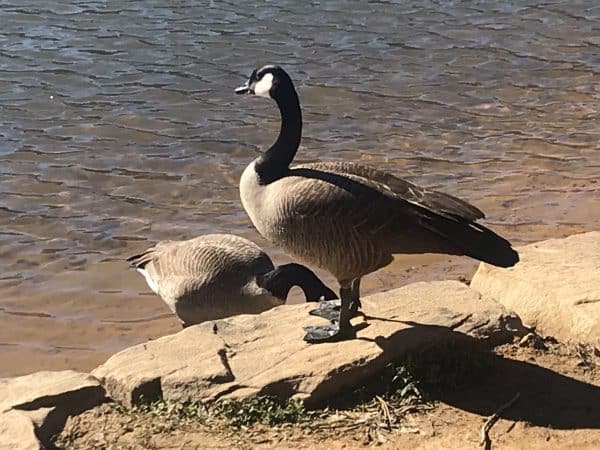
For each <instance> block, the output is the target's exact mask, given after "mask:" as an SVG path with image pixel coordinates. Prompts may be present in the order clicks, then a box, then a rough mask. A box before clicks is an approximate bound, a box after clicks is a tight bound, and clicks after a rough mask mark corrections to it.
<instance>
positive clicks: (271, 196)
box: [236, 66, 519, 341]
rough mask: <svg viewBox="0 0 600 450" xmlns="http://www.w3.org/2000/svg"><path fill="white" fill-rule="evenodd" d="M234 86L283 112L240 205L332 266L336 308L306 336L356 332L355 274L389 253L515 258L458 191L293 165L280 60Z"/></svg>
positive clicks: (303, 256) (508, 261)
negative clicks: (337, 289) (337, 295)
mask: <svg viewBox="0 0 600 450" xmlns="http://www.w3.org/2000/svg"><path fill="white" fill-rule="evenodd" d="M236 92H238V93H251V94H252V93H254V94H256V95H260V96H264V97H271V98H272V99H274V100H275V101H276V103H277V105H278V107H279V110H280V113H281V117H282V124H281V130H280V133H279V137H278V138H277V141H276V142H275V143H274V144H273V146H271V147H270V148H269V149H268V150H267V151H266V152H265V153H264V154H263V155H261V156H260V157H258V158H257V159H255V160H254V161H253V162H251V163H250V164H249V165H248V167H247V168H246V169H245V170H244V172H243V174H242V177H241V179H240V197H241V200H242V204H243V206H244V209H245V210H246V212H247V213H248V216H249V217H250V220H251V221H252V223H253V224H254V226H255V227H256V229H257V230H258V231H259V233H260V234H261V235H262V236H263V237H265V238H266V239H268V240H270V241H271V242H273V243H274V244H276V245H279V246H280V247H282V248H283V249H284V250H285V251H286V252H288V253H289V254H291V255H293V256H294V257H296V258H299V259H300V260H302V261H304V262H306V263H307V264H311V265H314V266H317V267H320V268H322V269H325V270H327V271H329V272H330V273H332V274H333V275H334V276H335V277H336V279H337V280H338V282H339V284H340V297H341V301H342V304H341V309H340V313H339V317H336V320H335V321H334V323H333V324H332V325H329V326H328V327H321V329H318V328H316V327H315V328H313V329H311V330H309V333H308V334H307V340H309V341H322V340H338V339H344V338H348V337H352V336H353V335H354V334H353V331H352V329H351V326H350V322H349V319H350V318H351V316H352V314H354V313H355V312H356V311H357V309H358V308H359V307H360V300H359V286H360V279H361V277H363V276H364V275H366V274H368V273H371V272H373V271H375V270H377V269H379V268H381V267H383V266H385V265H387V264H389V263H390V262H391V261H392V259H393V255H394V254H414V253H443V254H452V255H467V256H470V257H473V258H475V259H478V260H481V261H486V262H488V263H490V264H494V265H497V266H502V267H508V266H512V265H514V264H516V263H517V261H518V260H519V258H518V254H517V253H516V252H515V251H514V250H513V249H512V248H511V245H510V243H509V242H508V241H506V240H505V239H503V238H501V237H500V236H498V235H497V234H495V233H494V232H492V231H491V230H489V229H488V228H486V227H484V226H483V225H481V224H478V223H476V221H477V220H478V219H482V218H483V217H484V214H483V213H482V212H481V211H480V210H479V209H477V208H476V207H475V206H472V205H470V204H469V203H467V202H465V201H463V200H461V199H458V198H456V197H453V196H450V195H448V194H444V193H441V192H437V191H433V190H428V189H424V188H421V187H419V186H417V185H415V184H412V183H409V182H407V181H405V180H402V179H400V178H398V177H396V176H394V175H392V174H390V173H387V172H385V171H382V170H379V169H376V168H374V167H370V166H365V165H360V164H355V163H352V162H342V161H340V162H319V163H314V164H305V165H298V166H294V167H291V168H290V167H289V165H290V163H291V162H292V160H293V158H294V156H295V154H296V151H297V149H298V146H299V144H300V138H301V130H302V116H301V110H300V103H299V101H298V97H297V94H296V91H295V88H294V86H293V83H292V81H291V79H290V78H289V76H288V75H287V73H285V71H283V69H281V68H280V67H277V66H265V67H263V68H261V69H259V70H255V71H254V72H253V73H252V75H251V76H250V79H249V80H248V82H247V83H246V84H245V85H244V86H242V87H240V88H238V89H237V90H236ZM317 315H318V314H317Z"/></svg>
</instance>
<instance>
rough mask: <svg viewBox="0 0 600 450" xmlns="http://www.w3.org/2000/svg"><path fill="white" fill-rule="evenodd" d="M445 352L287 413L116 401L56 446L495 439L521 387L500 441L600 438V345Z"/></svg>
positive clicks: (422, 444)
mask: <svg viewBox="0 0 600 450" xmlns="http://www.w3.org/2000/svg"><path fill="white" fill-rule="evenodd" d="M439 350H440V349H438V351H435V352H434V351H428V352H426V353H424V354H421V355H419V357H418V358H417V357H415V359H413V360H412V361H411V360H410V359H409V360H407V361H404V362H403V366H402V367H403V368H406V371H402V372H400V373H398V371H397V368H398V367H395V369H394V370H396V372H394V373H391V376H390V373H388V374H385V373H384V374H382V376H381V377H380V378H378V379H377V380H373V381H374V382H373V384H372V385H371V386H364V387H360V388H358V389H355V390H354V391H352V392H351V393H349V394H347V395H345V396H343V397H340V398H338V399H337V400H336V402H335V403H332V404H330V405H329V406H328V407H327V408H324V409H321V410H318V411H305V410H304V409H302V406H301V405H298V404H296V405H295V406H293V405H292V406H293V407H292V408H291V409H290V407H289V405H288V409H287V410H286V412H285V413H284V414H283V415H280V414H281V411H280V410H277V411H275V409H276V408H275V407H274V406H273V405H271V404H265V403H262V404H261V405H258V403H257V404H256V405H246V406H241V405H238V407H233V408H230V409H229V412H228V413H226V414H225V413H224V411H223V410H221V411H220V412H215V410H208V409H206V408H205V407H203V406H202V405H187V406H184V405H176V404H171V405H167V404H162V405H161V406H156V405H155V406H154V407H145V408H138V409H135V410H126V409H124V408H122V407H120V406H118V405H116V404H114V403H110V404H104V405H102V406H100V407H97V408H95V409H93V410H90V411H88V412H86V413H84V414H82V415H80V416H77V417H73V418H71V419H69V421H68V423H67V426H66V428H65V430H64V431H63V433H62V434H61V435H60V436H59V437H58V439H57V440H56V444H57V447H58V448H64V449H97V448H98V449H99V448H123V449H182V448H185V449H206V448H242V449H246V448H260V449H268V448H277V449H285V448H290V449H291V448H311V449H312V448H317V449H320V448H322V449H325V448H327V449H342V448H357V447H365V446H378V447H379V448H383V449H395V448H431V449H437V448H455V449H463V448H483V446H482V445H481V430H482V427H483V426H484V423H485V422H486V420H487V418H488V417H489V416H491V415H492V414H494V413H495V412H496V411H498V409H499V408H500V407H501V406H502V405H503V404H506V403H507V402H508V401H509V400H511V399H512V398H514V397H515V395H516V394H517V393H520V397H519V399H518V400H517V401H516V402H515V404H514V405H511V406H510V407H508V408H507V409H506V410H505V411H503V412H501V413H500V414H499V417H500V418H499V420H498V422H497V423H495V424H494V426H493V428H492V429H491V430H490V433H489V435H490V438H491V441H492V444H491V446H488V448H497V449H524V448H527V449H537V448H540V449H542V448H543V449H547V448H553V449H554V448H558V449H592V448H594V449H595V448H600V408H598V405H599V404H600V352H599V350H598V349H595V348H591V347H586V346H582V345H567V344H560V343H557V342H556V341H553V340H551V339H546V340H541V339H539V338H536V337H531V336H529V337H528V338H527V339H523V341H522V342H521V343H519V342H514V343H512V344H506V345H503V346H499V347H496V348H494V349H492V350H489V349H485V348H483V347H481V346H480V347H478V348H473V347H472V346H471V345H470V344H468V345H467V346H466V347H461V348H444V349H441V350H442V351H439ZM398 377H400V378H402V377H404V378H402V379H399V378H398ZM390 383H391V384H390ZM394 383H396V384H394ZM382 391H385V392H382ZM390 392H391V393H392V394H390ZM294 408H296V409H294ZM236 413H237V414H238V416H239V417H238V418H237V419H236ZM248 417H250V420H247V421H244V420H243V419H246V418H248ZM290 422H292V423H290Z"/></svg>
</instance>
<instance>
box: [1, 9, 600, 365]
mask: <svg viewBox="0 0 600 450" xmlns="http://www.w3.org/2000/svg"><path fill="white" fill-rule="evenodd" d="M564 3H565V2H551V1H544V2H542V1H535V0H529V1H527V0H523V1H512V2H502V4H500V3H499V2H492V1H464V2H453V1H444V2H439V1H419V2H416V1H413V2H408V1H399V2H393V1H376V2H358V1H322V2H312V3H308V2H295V1H278V2H264V3H263V2H247V3H245V6H243V5H241V4H240V3H239V2H197V1H194V2H192V1H169V2H165V1H158V0H144V1H118V0H115V1H110V2H107V1H85V0H81V1H75V2H72V1H54V0H50V1H48V0H45V1H41V0H40V1H27V0H23V1H17V0H9V1H4V2H2V7H1V8H0V110H1V114H0V376H1V375H14V374H21V373H26V372H30V371H34V370H41V369H47V368H49V369H64V368H76V369H81V370H88V369H91V368H93V367H94V366H95V365H96V364H98V363H100V362H102V361H103V360H104V359H105V358H106V357H108V356H109V355H110V354H111V353H113V352H115V351H117V350H119V349H121V348H124V347H125V346H128V345H132V344H134V343H137V342H142V341H145V340H147V339H148V338H156V337H158V336H161V335H164V334H167V333H171V332H174V331H176V330H178V329H179V326H178V324H177V322H176V320H175V319H174V318H173V317H172V316H171V315H170V314H169V312H168V309H167V308H166V306H164V305H163V304H162V302H161V301H160V299H159V298H158V297H156V296H154V295H150V293H149V289H148V288H147V287H146V286H145V284H144V281H143V279H142V278H141V277H139V276H138V275H137V274H136V273H135V272H132V271H130V270H128V269H127V265H126V263H125V262H124V261H123V260H124V258H126V257H127V256H129V255H131V254H133V253H135V252H137V251H140V250H142V249H144V248H146V247H147V246H150V245H151V244H153V243H154V242H156V241H158V240H161V239H183V238H189V237H193V236H196V235H199V234H203V233H210V232H231V233H236V234H240V235H243V236H245V237H248V238H250V239H252V240H254V241H256V242H257V243H259V244H260V245H263V246H264V248H265V249H266V250H267V251H268V252H269V253H270V254H271V256H272V257H273V258H274V259H275V260H276V261H277V262H284V261H288V260H289V259H288V258H287V257H286V256H285V255H284V254H283V253H282V252H281V251H279V250H278V249H277V248H275V247H273V246H272V245H270V244H268V243H266V242H265V241H264V240H262V239H261V238H260V237H259V236H258V234H257V233H256V232H255V230H254V229H253V228H252V226H251V224H250V222H249V220H248V218H247V217H246V215H245V213H244V212H243V210H242V208H241V204H240V202H239V199H238V187H237V185H238V180H239V176H240V174H241V172H242V170H243V168H244V167H245V166H246V164H248V163H249V162H250V161H251V160H252V159H253V158H254V157H256V156H257V154H258V152H259V150H260V149H261V148H265V147H266V146H268V145H270V143H271V142H272V141H273V140H274V138H275V136H276V134H277V131H278V129H279V116H278V113H277V110H276V108H275V106H274V104H273V103H272V102H269V101H266V100H264V99H258V98H251V97H239V96H235V95H234V94H233V89H234V88H235V87H236V86H238V85H240V84H241V83H242V82H244V81H245V78H246V76H247V75H248V74H249V73H250V71H251V70H252V69H253V68H255V67H258V66H261V65H263V64H266V63H277V64H281V65H282V66H283V67H284V68H285V69H287V70H288V72H289V73H290V74H291V76H292V77H293V79H294V80H295V82H296V86H297V88H298V90H299V95H300V99H301V102H302V106H303V112H304V122H305V128H304V137H303V141H302V147H301V149H300V151H299V153H298V158H297V161H299V162H300V161H301V162H306V161H315V160H325V159H331V160H333V159H344V160H352V161H363V162H365V163H368V164H373V165H376V166H378V167H380V168H383V169H385V170H389V171H391V172H393V173H395V174H397V175H399V176H402V177H405V178H407V179H409V180H411V181H414V182H417V183H419V184H422V185H425V186H430V187H435V188H439V189H441V190H444V191H446V192H448V193H452V194H455V195H458V196H461V197H463V198H465V199H468V200H469V201H471V202H472V203H474V204H475V205H477V206H479V207H480V208H481V209H483V210H484V211H485V212H486V213H487V215H488V219H487V222H486V223H487V224H489V225H490V226H491V227H492V228H494V229H495V230H497V231H498V232H500V233H501V234H503V235H505V236H506V237H508V238H509V239H511V240H512V241H513V242H515V243H516V244H522V243H526V242H532V241H535V240H539V239H543V238H547V237H559V236H565V235H568V234H572V233H576V232H582V231H586V230H592V229H598V223H599V222H600V186H599V183H598V178H599V173H600V121H599V120H598V111H599V109H600V6H599V5H598V3H597V2H596V1H593V0H589V1H573V2H569V4H568V5H566V4H564ZM474 268H475V263H474V262H473V261H470V260H468V259H467V258H448V257H441V256H436V257H426V258H422V259H421V260H419V261H417V262H415V261H412V260H411V261H408V260H404V259H402V260H399V261H397V262H395V263H394V264H392V265H391V266H389V267H387V268H386V269H384V270H381V271H380V272H378V273H376V274H373V275H371V276H369V277H367V278H366V279H365V282H364V283H363V284H364V293H370V292H375V291H378V290H383V289H390V288H392V287H397V286H401V285H402V284H404V283H406V282H410V281H416V280H425V279H427V280H428V279H444V278H448V277H450V278H453V277H454V278H455V277H458V276H466V277H469V276H470V275H471V273H472V271H473V270H474ZM323 276H324V279H325V280H326V281H327V282H328V283H329V284H330V285H331V286H335V283H334V282H333V280H332V279H331V277H329V276H327V275H326V274H323ZM293 300H294V301H298V300H299V295H298V293H297V292H295V293H294V298H293Z"/></svg>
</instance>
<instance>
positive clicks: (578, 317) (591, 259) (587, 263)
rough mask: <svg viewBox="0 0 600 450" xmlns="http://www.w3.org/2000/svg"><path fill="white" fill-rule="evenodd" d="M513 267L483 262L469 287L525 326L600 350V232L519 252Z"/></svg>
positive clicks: (541, 243)
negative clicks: (509, 311) (498, 305)
mask: <svg viewBox="0 0 600 450" xmlns="http://www.w3.org/2000/svg"><path fill="white" fill-rule="evenodd" d="M517 250H518V252H519V255H520V257H521V261H520V262H519V263H518V264H517V265H516V266H514V267H511V268H509V269H498V268H496V267H493V266H490V265H488V264H485V263H482V264H481V265H480V266H479V268H478V270H477V272H476V273H475V276H474V277H473V281H472V282H471V287H472V288H473V289H475V290H477V291H479V292H481V293H482V294H483V295H485V296H486V297H490V298H493V299H495V300H497V301H498V302H500V303H502V304H503V305H504V306H506V307H507V308H508V309H510V310H512V311H515V312H516V313H517V314H518V315H519V317H521V319H522V320H523V322H524V323H526V324H527V325H531V326H534V327H535V328H536V329H537V331H538V332H540V333H541V334H544V335H551V336H554V337H556V338H558V339H559V340H562V341H569V340H570V341H577V342H585V343H588V344H591V345H595V346H600V232H598V231H592V232H589V233H582V234H576V235H573V236H569V237H567V238H565V239H550V240H547V241H541V242H536V243H534V244H530V245H526V246H523V247H520V248H518V249H517Z"/></svg>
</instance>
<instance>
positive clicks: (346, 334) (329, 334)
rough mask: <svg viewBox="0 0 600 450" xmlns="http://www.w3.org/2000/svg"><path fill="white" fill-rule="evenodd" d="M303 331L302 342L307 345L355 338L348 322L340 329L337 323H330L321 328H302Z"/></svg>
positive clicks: (354, 333)
mask: <svg viewBox="0 0 600 450" xmlns="http://www.w3.org/2000/svg"><path fill="white" fill-rule="evenodd" d="M304 331H306V334H305V335H304V340H305V341H306V342H308V343H309V344H320V343H323V342H339V341H347V340H350V339H355V338H356V332H355V331H354V328H352V325H350V323H349V322H348V323H347V324H346V325H345V326H342V327H340V325H339V324H338V323H331V324H329V325H322V326H312V325H311V326H306V327H304Z"/></svg>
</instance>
